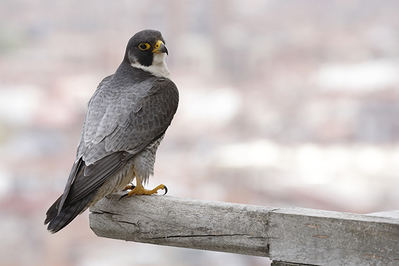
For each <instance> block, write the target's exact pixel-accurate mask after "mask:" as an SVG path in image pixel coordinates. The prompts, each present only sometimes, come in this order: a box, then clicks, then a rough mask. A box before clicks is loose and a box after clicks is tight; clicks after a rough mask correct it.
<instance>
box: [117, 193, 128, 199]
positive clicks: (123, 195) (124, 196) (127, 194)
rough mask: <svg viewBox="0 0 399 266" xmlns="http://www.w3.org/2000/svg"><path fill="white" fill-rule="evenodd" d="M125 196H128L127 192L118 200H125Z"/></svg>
mask: <svg viewBox="0 0 399 266" xmlns="http://www.w3.org/2000/svg"><path fill="white" fill-rule="evenodd" d="M127 195H129V192H126V193H125V194H123V195H122V196H121V197H120V198H119V200H121V199H123V198H125V197H126V196H127Z"/></svg>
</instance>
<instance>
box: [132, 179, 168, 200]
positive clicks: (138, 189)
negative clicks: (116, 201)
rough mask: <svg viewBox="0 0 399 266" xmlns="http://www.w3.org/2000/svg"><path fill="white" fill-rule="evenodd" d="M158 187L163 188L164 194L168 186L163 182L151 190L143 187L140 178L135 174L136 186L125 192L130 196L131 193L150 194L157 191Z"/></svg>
mask: <svg viewBox="0 0 399 266" xmlns="http://www.w3.org/2000/svg"><path fill="white" fill-rule="evenodd" d="M160 189H164V190H165V194H166V193H168V188H167V187H166V186H165V185H164V184H161V185H159V186H157V187H155V188H154V189H151V190H148V189H145V188H144V186H143V184H142V183H141V179H140V178H139V177H137V176H136V186H135V187H134V188H133V189H132V190H130V191H129V192H128V193H127V196H128V197H130V196H133V195H152V194H155V193H157V192H158V190H160Z"/></svg>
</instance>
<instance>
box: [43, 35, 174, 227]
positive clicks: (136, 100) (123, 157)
mask: <svg viewBox="0 0 399 266" xmlns="http://www.w3.org/2000/svg"><path fill="white" fill-rule="evenodd" d="M167 54H168V50H167V49H166V46H165V41H164V39H163V37H162V35H161V33H160V32H159V31H155V30H143V31H140V32H138V33H136V34H135V35H134V36H133V37H132V38H131V39H130V40H129V42H128V44H127V47H126V51H125V56H124V58H123V61H122V63H121V64H120V65H119V67H118V69H117V70H116V72H115V73H114V74H112V75H110V76H108V77H106V78H104V79H103V80H102V81H101V82H100V84H99V85H98V87H97V90H96V91H95V92H94V95H93V96H92V97H91V99H90V101H89V104H88V111H87V114H86V118H85V121H84V124H83V130H82V135H81V140H80V144H79V146H78V149H77V154H76V160H75V162H74V164H73V166H72V169H71V172H70V174H69V178H68V181H67V183H66V186H65V189H64V193H63V194H62V195H61V196H60V197H59V198H58V199H57V200H56V201H55V202H54V203H53V205H52V206H51V207H50V208H49V209H48V211H47V213H46V215H47V217H46V220H45V222H44V223H45V224H48V227H47V229H48V230H49V231H50V232H52V233H55V232H57V231H59V230H61V229H62V228H64V227H65V226H66V225H68V224H69V223H70V222H71V221H72V220H73V219H74V218H75V217H76V216H77V215H78V214H80V213H82V212H83V211H85V210H86V209H87V208H88V207H90V206H91V205H93V204H95V203H96V202H97V201H99V200H100V199H102V198H103V197H105V196H107V195H110V194H112V193H114V192H117V191H121V190H127V196H131V195H151V194H154V193H157V191H158V190H160V189H164V190H165V192H166V191H167V189H166V186H164V185H162V184H161V185H159V186H157V187H156V188H154V189H152V190H147V189H144V187H143V182H144V183H145V182H146V181H148V178H149V176H150V175H152V174H153V169H154V162H155V154H156V151H157V148H158V145H159V144H160V142H161V140H162V138H163V137H164V134H165V131H166V129H167V128H168V127H169V125H170V123H171V121H172V119H173V116H174V114H175V112H176V109H177V105H178V101H179V93H178V90H177V87H176V85H175V84H174V83H173V82H172V81H171V80H170V79H169V78H168V77H169V71H168V68H167V66H166V62H165V59H166V55H167ZM134 178H135V179H136V186H134V185H132V184H131V182H132V181H133V179H134Z"/></svg>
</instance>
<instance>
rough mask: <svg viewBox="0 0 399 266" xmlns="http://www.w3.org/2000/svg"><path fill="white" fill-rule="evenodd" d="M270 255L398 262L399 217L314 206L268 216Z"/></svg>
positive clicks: (276, 257) (292, 258)
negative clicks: (339, 210) (315, 208)
mask: <svg viewBox="0 0 399 266" xmlns="http://www.w3.org/2000/svg"><path fill="white" fill-rule="evenodd" d="M269 218H270V220H269V229H270V231H269V232H268V233H269V235H270V236H271V237H272V241H271V243H270V251H269V252H270V257H271V258H272V259H273V260H281V261H287V262H297V263H307V264H316V265H399V220H395V219H391V218H381V217H373V216H368V215H359V214H350V213H339V212H330V211H320V210H311V209H280V210H275V211H273V212H271V214H270V216H269Z"/></svg>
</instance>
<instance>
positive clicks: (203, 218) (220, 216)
mask: <svg viewBox="0 0 399 266" xmlns="http://www.w3.org/2000/svg"><path fill="white" fill-rule="evenodd" d="M119 198H120V195H113V196H112V197H111V198H109V199H106V198H105V199H103V200H101V201H100V202H98V203H97V204H96V205H95V206H93V207H92V208H91V209H90V211H91V213H90V227H91V228H92V230H93V231H94V232H95V233H96V234H97V235H98V236H102V237H108V238H115V239H122V240H127V241H136V242H143V243H152V244H158V245H168V246H176V247H185V248H195V249H205V250H215V251H224V252H232V253H238V254H247V255H255V256H264V257H269V258H270V259H272V260H276V261H281V262H286V263H297V264H314V265H399V220H398V219H397V218H392V217H376V216H369V215H360V214H351V213H339V212H331V211H320V210H313V209H299V208H292V209H282V208H268V207H261V206H252V205H242V204H232V203H224V202H212V201H199V200H187V199H180V198H175V197H169V196H136V197H131V198H124V199H122V200H119Z"/></svg>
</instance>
